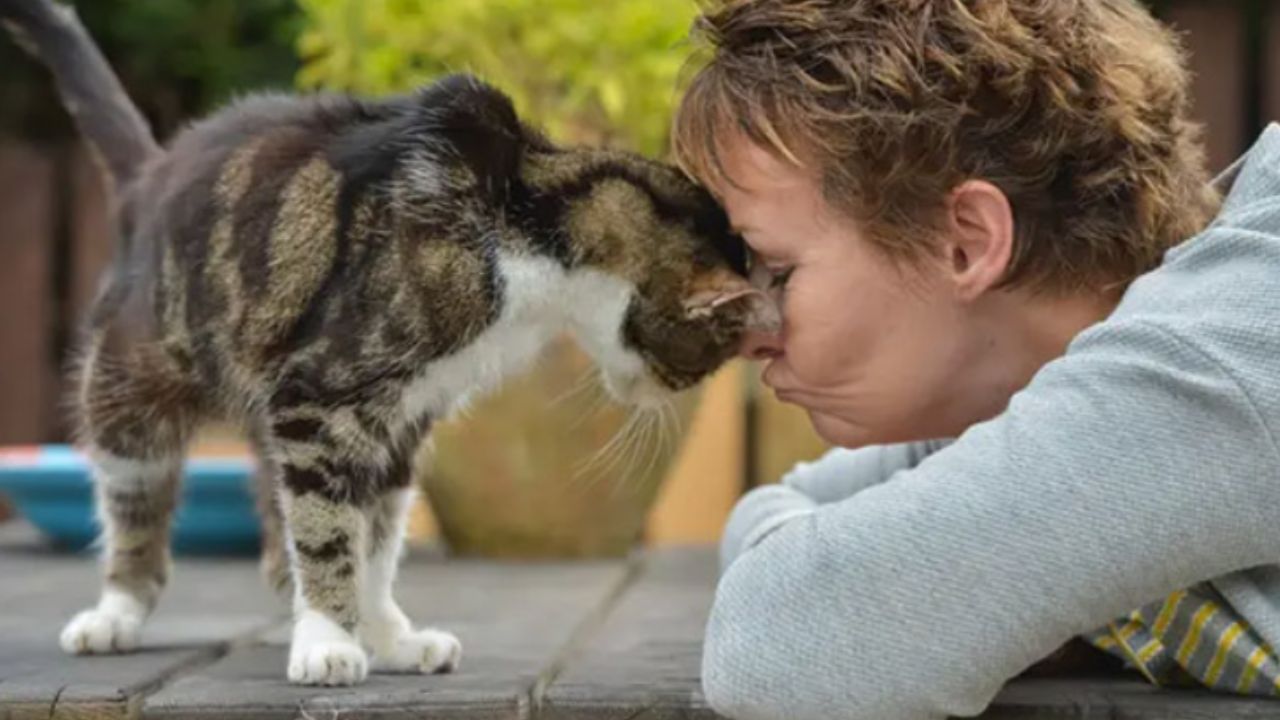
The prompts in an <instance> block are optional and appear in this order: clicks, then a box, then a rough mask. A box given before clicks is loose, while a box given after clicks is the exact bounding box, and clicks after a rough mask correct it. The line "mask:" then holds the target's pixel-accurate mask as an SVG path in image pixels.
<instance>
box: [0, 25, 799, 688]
mask: <svg viewBox="0 0 1280 720" xmlns="http://www.w3.org/2000/svg"><path fill="white" fill-rule="evenodd" d="M0 19H3V20H5V21H6V23H5V24H6V25H7V26H8V27H9V28H10V29H11V30H12V31H13V32H14V35H15V36H16V37H18V38H19V41H20V42H22V43H23V44H24V45H25V46H26V47H28V48H29V49H30V50H32V51H33V52H34V53H35V54H36V55H37V56H38V57H40V58H41V59H42V60H43V61H44V62H45V63H46V64H48V65H49V66H50V68H51V69H52V71H53V73H54V75H55V78H56V80H57V82H58V86H59V91H60V92H61V93H62V96H63V99H64V102H65V104H66V105H67V107H68V109H69V110H70V111H71V113H72V115H73V116H74V117H75V119H76V121H77V124H78V126H79V128H80V131H81V132H82V133H84V134H85V135H86V137H87V138H88V139H89V140H90V142H91V144H92V145H93V146H94V147H95V148H96V150H97V152H98V154H99V155H100V157H101V159H102V161H103V164H104V165H105V167H106V169H107V171H108V174H109V175H110V178H111V180H112V181H113V186H114V190H115V193H114V195H115V198H116V206H117V208H116V209H117V212H116V216H115V220H114V226H115V232H116V242H117V245H118V247H117V252H116V257H115V259H114V261H113V264H112V266H111V268H110V270H109V272H108V275H107V277H106V278H105V279H104V282H103V286H102V289H101V291H100V293H99V296H98V299H97V301H96V303H95V305H94V307H93V309H92V311H91V314H90V317H89V318H88V322H87V329H86V337H85V343H84V350H83V354H82V359H81V362H79V363H78V370H77V376H76V388H77V397H76V407H77V409H78V414H79V418H80V425H81V427H82V438H81V443H82V445H83V446H84V447H85V448H86V449H87V451H88V452H89V454H90V457H91V458H92V460H93V463H94V465H95V477H96V487H97V500H98V507H99V514H100V516H101V521H102V527H103V533H104V565H105V582H104V588H103V591H102V595H101V599H100V601H99V602H98V604H97V605H96V606H95V607H93V608H92V609H89V610H86V611H84V612H82V613H80V614H79V615H77V616H76V617H75V618H74V619H72V620H71V622H70V623H69V624H68V625H67V626H66V628H65V629H64V630H63V632H62V636H61V644H62V646H63V648H64V649H65V650H66V651H68V652H71V653H107V652H118V651H125V650H128V649H130V648H133V647H135V646H136V644H137V643H138V640H139V634H140V630H141V626H142V624H143V621H144V619H145V618H146V617H147V615H148V614H149V613H150V612H151V610H152V608H153V607H154V606H155V604H156V601H157V598H158V597H159V595H160V592H161V589H162V588H163V587H164V585H165V582H166V579H167V577H168V565H169V552H168V545H169V525H170V518H171V515H172V512H173V509H174V503H175V498H176V495H177V491H178V484H179V481H180V471H181V468H182V460H183V457H184V452H185V448H186V445H187V443H188V441H189V439H190V438H191V436H192V433H193V431H194V430H195V429H196V428H197V427H198V425H199V424H200V423H201V422H202V421H205V420H207V419H210V418H230V419H233V420H236V421H240V422H243V423H244V425H245V427H246V428H247V429H248V430H249V431H250V432H251V434H252V436H253V437H254V439H255V444H256V446H257V448H258V449H259V452H260V462H261V464H262V467H264V468H268V469H269V470H270V474H271V477H272V482H273V485H274V490H275V492H274V493H273V495H274V497H273V500H274V501H273V502H270V503H267V510H268V512H269V513H279V518H278V520H279V522H280V523H281V525H280V526H281V527H282V528H283V537H284V544H285V546H286V548H287V550H288V557H289V562H288V563H287V565H288V566H289V570H290V578H291V586H292V588H293V604H294V616H295V618H294V629H293V637H292V645H291V648H290V653H289V658H288V667H287V675H288V678H289V680H291V681H293V682H296V683H304V684H323V685H346V684H353V683H359V682H361V681H363V680H364V679H365V677H366V674H367V672H368V668H369V666H370V664H372V665H373V666H374V668H375V669H379V668H383V669H388V670H393V671H415V672H424V673H431V672H437V671H448V670H450V669H452V668H454V667H456V666H457V664H458V661H459V656H460V652H461V648H460V645H459V643H458V640H457V639H456V638H455V637H454V636H452V635H450V634H448V633H446V632H443V631H439V630H433V629H415V628H414V627H413V626H412V625H411V624H410V622H409V620H408V619H407V618H406V617H405V615H404V613H403V612H402V611H401V610H400V608H399V607H398V606H397V604H396V602H395V600H394V599H393V598H392V592H391V588H392V583H393V580H394V576H395V572H396V565H397V558H398V555H399V554H400V549H401V541H402V536H403V534H404V525H405V515H406V509H407V507H406V505H407V502H406V499H407V498H408V497H409V484H410V473H409V467H408V465H409V460H410V458H411V455H412V452H413V449H414V447H415V446H416V445H417V444H418V443H419V442H420V440H421V439H422V438H423V436H424V434H425V433H426V431H427V430H428V428H429V426H430V424H431V422H432V421H433V420H435V419H437V418H440V417H442V416H444V415H445V414H447V413H448V412H449V411H450V408H452V407H454V406H455V405H456V404H458V403H459V402H460V401H462V400H463V399H464V398H465V397H466V396H467V395H468V394H469V393H473V392H476V391H481V390H484V389H486V388H491V387H493V386H494V385H495V384H496V383H498V382H499V381H500V380H501V379H502V378H503V377H505V376H508V375H510V374H511V373H513V372H516V371H518V370H519V369H521V368H524V367H526V366H527V365H528V364H529V363H530V362H531V361H532V360H533V359H534V358H535V356H536V355H537V354H538V352H539V350H540V349H541V348H542V347H543V346H544V345H546V344H547V343H548V342H549V341H550V340H551V339H553V338H554V337H556V336H557V335H558V334H559V333H561V332H570V333H572V334H574V335H575V336H576V338H577V340H578V341H579V342H580V343H581V345H582V346H583V348H584V349H585V350H586V351H587V352H588V353H589V354H590V355H591V356H592V357H593V359H594V360H595V362H596V364H597V365H598V367H599V369H600V371H601V374H602V376H603V379H604V382H605V385H606V388H607V390H608V391H609V393H610V394H611V395H612V396H613V397H614V398H616V399H617V400H619V401H621V402H625V403H630V404H639V405H644V404H650V403H655V402H660V401H662V398H663V397H664V396H665V395H667V394H669V393H671V392H675V391H679V390H681V389H684V388H688V387H689V386H691V385H693V384H694V383H696V382H698V381H699V380H700V379H702V378H704V377H706V376H707V374H708V373H710V372H712V371H713V370H715V369H716V368H717V367H718V366H719V365H720V364H721V363H722V362H724V361H725V360H726V359H727V358H729V357H730V356H731V355H732V354H733V353H734V351H735V349H736V347H737V345H738V343H739V340H740V338H741V336H742V334H743V332H744V331H745V330H747V329H749V328H760V329H766V328H770V327H773V326H774V325H775V324H776V322H777V314H776V310H775V309H774V308H773V306H772V305H771V304H770V303H769V302H768V300H767V299H766V298H765V296H764V295H763V294H761V293H760V292H759V291H758V290H756V289H755V288H754V287H753V286H752V285H751V284H750V283H748V282H747V281H746V280H745V279H744V278H743V277H742V275H741V273H742V271H743V270H744V255H743V250H742V246H741V244H740V243H739V242H738V240H737V239H736V238H735V237H734V236H733V235H732V234H731V233H730V232H729V230H728V228H727V223H726V218H725V215H724V214H723V212H722V211H721V209H720V208H719V207H718V206H717V205H716V204H715V202H714V201H713V199H712V198H711V197H710V196H709V195H708V194H707V193H706V192H705V191H703V190H702V189H700V188H698V187H696V186H695V185H694V184H693V183H691V182H690V181H688V180H687V179H686V178H685V177H684V176H683V175H681V174H680V173H679V172H678V171H677V170H675V169H673V168H672V167H670V166H667V165H664V164H660V163H657V162H653V161H649V160H646V159H643V158H641V157H638V156H635V155H631V154H624V153H620V152H611V151H606V150H601V149H585V148H578V149H569V148H562V147H558V146H556V145H554V144H552V143H551V142H549V141H548V140H547V139H545V138H544V137H543V136H541V135H540V134H538V133H537V132H536V131H534V130H533V129H530V128H529V127H527V126H526V125H524V124H522V123H521V122H520V121H519V120H518V119H517V117H516V114H515V112H514V111H513V108H512V105H511V103H510V102H509V101H508V99H507V98H506V97H505V96H504V95H503V94H502V93H500V92H499V91H498V90H496V89H494V88H492V87H490V86H487V85H486V84H484V83H482V82H481V81H479V80H477V79H475V78H472V77H468V76H464V75H455V76H450V77H447V78H445V79H442V80H440V81H439V82H436V83H435V84H432V85H430V86H428V87H426V88H423V89H422V90H420V91H418V92H415V93H413V94H410V95H406V96H402V97H394V98H390V99H381V100H367V101H365V100H358V99H354V98H350V97H345V96H306V97H295V96H283V95H269V96H257V97H251V98H249V99H245V100H242V101H239V102H236V103H234V104H233V105H231V106H230V107H228V108H226V109H223V110H221V111H219V112H217V113H215V114H214V115H212V116H211V117H209V118H208V119H205V120H203V121H201V122H198V123H195V124H194V125H193V126H191V127H190V128H188V129H186V130H185V131H183V132H181V133H180V134H179V135H178V136H177V137H176V138H175V139H174V140H173V141H172V142H171V144H169V146H168V147H166V148H163V149H162V148H161V147H159V146H158V145H157V144H156V143H155V141H154V140H153V138H152V135H151V133H150V131H149V129H148V128H147V126H146V124H145V122H144V121H143V120H142V118H141V116H140V114H139V113H138V112H137V110H136V109H135V108H134V107H133V106H132V105H131V104H130V103H129V101H128V100H127V99H126V98H125V96H124V94H123V92H122V91H121V89H120V86H119V83H118V82H117V80H116V78H115V77H114V75H113V74H112V73H111V70H110V69H109V68H108V67H107V65H106V63H105V61H104V60H103V59H102V57H101V55H100V54H99V53H98V51H97V49H96V48H95V46H94V45H93V43H92V41H91V40H90V39H89V37H88V36H87V34H86V33H85V32H84V30H83V28H82V27H81V26H80V25H79V23H78V22H77V21H76V20H75V17H74V15H73V14H72V13H71V11H70V10H69V9H67V8H65V7H63V6H60V5H55V4H53V3H51V2H50V1H49V0H0ZM270 520H271V518H268V522H270ZM370 653H371V655H370ZM370 657H372V661H370Z"/></svg>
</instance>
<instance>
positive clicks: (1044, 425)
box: [703, 318, 1280, 720]
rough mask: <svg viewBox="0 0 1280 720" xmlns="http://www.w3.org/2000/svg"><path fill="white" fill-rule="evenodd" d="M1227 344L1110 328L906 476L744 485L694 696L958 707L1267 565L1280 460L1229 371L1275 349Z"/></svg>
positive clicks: (902, 711) (1153, 329)
mask: <svg viewBox="0 0 1280 720" xmlns="http://www.w3.org/2000/svg"><path fill="white" fill-rule="evenodd" d="M1232 342H1234V341H1232ZM1229 345H1230V343H1219V344H1218V346H1217V347H1216V352H1215V353H1207V352H1205V351H1204V350H1203V349H1201V348H1200V347H1197V346H1195V345H1193V344H1192V343H1189V342H1187V341H1186V340H1185V339H1183V338H1181V337H1179V336H1178V335H1176V334H1175V333H1173V332H1172V331H1170V330H1168V329H1167V328H1163V327H1160V326H1157V325H1155V324H1152V323H1147V322H1143V321H1141V320H1140V319H1138V320H1135V319H1131V318H1121V319H1117V320H1115V321H1109V322H1107V323H1104V324H1103V325H1101V326H1098V327H1096V328H1094V329H1091V330H1089V331H1087V332H1086V333H1085V334H1083V335H1082V336H1081V337H1080V338H1079V339H1078V340H1077V341H1076V343H1074V344H1073V347H1072V349H1071V351H1070V352H1068V354H1067V355H1066V356H1065V357H1063V358H1061V359H1059V360H1057V361H1055V362H1054V363H1051V364H1050V365H1048V366H1046V367H1045V368H1044V369H1042V371H1041V372H1040V373H1039V374H1038V375H1037V376H1036V378H1035V379H1034V380H1033V382H1032V383H1031V384H1030V386H1028V388H1026V389H1025V390H1024V391H1022V392H1021V393H1019V394H1018V395H1016V396H1015V397H1014V398H1013V400H1012V401H1011V403H1010V405H1009V408H1008V410H1007V411H1006V412H1005V413H1003V414H1002V415H1000V416H999V417H997V418H995V419H993V420H991V421H989V422H986V423H982V424H980V425H977V426H974V427H973V428H970V430H969V431H968V432H966V433H965V434H964V435H962V436H961V437H960V438H959V439H957V440H956V441H955V442H954V443H953V444H951V445H950V446H948V447H946V448H944V449H942V450H940V451H938V452H937V453H935V454H933V455H931V456H930V457H928V458H927V459H925V460H924V461H923V462H921V463H919V465H918V466H917V467H915V468H913V469H906V470H900V471H898V472H896V473H894V474H893V475H892V477H891V478H890V479H889V480H888V481H886V482H882V483H880V484H876V485H873V486H870V487H867V486H866V485H863V484H861V483H856V482H853V481H850V482H851V484H850V485H849V486H847V487H846V488H842V491H841V492H834V491H833V492H832V493H830V494H825V493H824V492H821V491H819V490H814V489H813V488H811V487H809V486H808V484H807V482H806V481H805V480H804V479H799V480H798V481H797V480H793V481H792V483H789V484H786V485H784V486H782V487H781V488H779V489H778V490H775V491H772V493H764V492H762V493H761V496H760V497H761V499H760V500H759V501H758V507H757V508H756V510H752V511H744V512H743V514H742V519H741V523H742V527H743V528H748V529H746V530H741V531H737V530H735V532H740V534H741V535H742V537H743V538H744V539H743V541H742V542H741V547H739V548H737V550H736V553H737V557H736V560H734V561H733V562H732V564H731V565H730V566H729V567H727V569H726V571H725V573H724V575H723V577H722V579H721V582H720V585H719V587H718V589H717V593H716V597H715V601H714V603H713V607H712V610H711V615H710V618H709V621H708V625H707V632H706V642H705V649H704V656H703V688H704V692H705V694H706V697H707V699H708V701H709V703H710V704H711V706H712V707H713V708H714V709H715V710H717V711H718V712H720V713H722V714H724V715H727V716H729V717H731V718H741V719H746V718H779V717H788V718H830V717H842V718H854V719H858V718H867V719H875V720H937V719H941V718H944V717H946V716H950V715H956V716H968V715H973V714H976V713H978V712H980V711H982V710H983V709H984V708H985V707H986V706H987V705H988V704H989V703H990V701H991V699H992V698H993V697H994V696H995V694H996V692H997V691H998V690H999V689H1000V687H1001V686H1002V684H1003V683H1004V682H1005V681H1007V680H1008V679H1009V678H1010V677H1012V676H1014V675H1016V674H1017V673H1018V672H1020V671H1021V670H1023V669H1024V668H1026V667H1027V666H1028V665H1030V664H1031V663H1033V662H1035V661H1036V660H1038V659H1040V658H1042V657H1044V656H1045V655H1047V654H1048V653H1050V652H1051V651H1052V650H1053V649H1054V648H1056V647H1057V646H1058V645H1059V644H1060V643H1061V642H1062V641H1064V640H1066V639H1067V638H1070V637H1071V636H1073V635H1076V634H1079V633H1082V632H1084V631H1087V630H1090V629H1092V628H1095V627H1097V626H1099V625H1101V624H1103V623H1105V622H1106V621H1107V620H1108V619H1110V618H1113V617H1116V616H1117V615H1120V614H1123V613H1125V612H1127V611H1129V610H1131V609H1132V608H1134V607H1137V606H1139V605H1141V604H1143V603H1145V602H1147V601H1149V600H1151V599H1154V598H1157V597H1160V596H1161V595H1163V594H1165V593H1168V592H1171V591H1173V590H1175V589H1178V588H1180V587H1185V586H1189V585H1192V584H1194V583H1196V582H1199V581H1201V580H1205V579H1208V578H1211V577H1215V576H1218V575H1221V574H1223V573H1226V572H1230V571H1233V570H1237V569H1241V568H1246V567H1251V566H1254V565H1260V564H1263V563H1266V562H1271V561H1274V559H1275V558H1276V557H1280V535H1278V534H1277V533H1276V532H1275V528H1276V527H1277V525H1278V524H1280V483H1277V482H1276V481H1275V478H1276V477H1277V469H1278V467H1280V464H1278V463H1277V462H1276V459H1275V457H1276V456H1275V450H1274V448H1273V446H1272V444H1271V439H1270V432H1269V428H1268V427H1267V424H1266V423H1265V422H1264V421H1263V419H1262V417H1261V416H1260V415H1259V413H1258V412H1257V410H1256V408H1255V407H1254V405H1253V402H1252V399H1251V398H1250V397H1249V396H1248V395H1247V394H1246V393H1245V391H1244V390H1243V389H1242V387H1243V386H1242V385H1241V384H1240V383H1239V382H1238V381H1237V380H1236V377H1237V376H1238V375H1239V374H1240V373H1241V372H1249V371H1255V370H1259V367H1258V366H1259V363H1271V364H1275V363H1276V362H1277V361H1276V360H1275V359H1274V358H1275V357H1276V356H1277V355H1278V354H1280V353H1277V352H1276V351H1277V350H1278V349H1280V348H1277V347H1270V346H1267V347H1251V346H1246V345H1244V344H1237V345H1236V346H1230V347H1229ZM1228 356H1230V357H1233V358H1234V361H1233V362H1235V363H1236V366H1235V367H1234V368H1233V372H1230V373H1229V372H1226V371H1224V369H1223V365H1222V358H1224V357H1228ZM1241 368H1243V370H1242V369H1241ZM1268 369H1269V371H1271V370H1276V368H1272V367H1271V366H1270V365H1268ZM838 457H843V458H845V459H843V460H840V462H842V463H844V462H847V463H850V467H854V466H858V465H859V463H860V462H861V460H860V459H859V458H855V457H853V456H852V455H850V456H838ZM859 457H862V456H859ZM865 457H871V455H867V456H865ZM824 462H826V461H824ZM833 462H834V461H833ZM867 462H868V463H869V464H870V465H871V466H875V465H876V464H877V463H876V462H873V461H870V460H868V461H867ZM871 475H875V473H872V474H871ZM815 477H816V476H815ZM873 482H874V480H872V483H873ZM868 484H871V483H868ZM818 485H821V486H822V487H824V488H825V487H827V486H826V485H825V484H823V483H818ZM797 487H803V488H807V489H806V491H805V492H799V491H797V490H795V488H797ZM859 487H861V488H863V489H861V490H860V491H858V488H859ZM787 488H791V492H793V493H795V497H785V496H784V493H785V492H786V491H787ZM849 488H852V490H851V491H850V492H843V490H845V489H849ZM840 495H844V496H845V497H844V499H837V496H840ZM816 497H821V499H822V500H824V501H827V500H829V502H826V504H820V503H819V502H818V500H815V498H816ZM757 511H758V512H757ZM735 520H737V518H735Z"/></svg>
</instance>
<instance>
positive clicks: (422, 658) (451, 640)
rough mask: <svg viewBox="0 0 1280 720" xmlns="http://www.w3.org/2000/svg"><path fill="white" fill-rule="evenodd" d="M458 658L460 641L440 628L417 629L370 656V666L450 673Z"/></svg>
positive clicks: (455, 667)
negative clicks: (371, 664) (372, 664)
mask: <svg viewBox="0 0 1280 720" xmlns="http://www.w3.org/2000/svg"><path fill="white" fill-rule="evenodd" d="M461 661H462V643H460V642H458V638H456V637H454V636H453V635H452V634H450V633H447V632H443V631H441V630H430V629H427V630H418V631H415V632H410V633H406V634H404V635H401V636H400V637H398V638H396V639H395V640H394V641H393V642H392V644H391V646H390V647H389V648H387V649H386V650H385V651H382V652H378V653H376V654H375V656H374V666H375V667H376V668H377V669H379V670H389V671H392V672H420V673H424V674H431V673H441V672H453V671H454V670H457V669H458V664H459V663H460V662H461Z"/></svg>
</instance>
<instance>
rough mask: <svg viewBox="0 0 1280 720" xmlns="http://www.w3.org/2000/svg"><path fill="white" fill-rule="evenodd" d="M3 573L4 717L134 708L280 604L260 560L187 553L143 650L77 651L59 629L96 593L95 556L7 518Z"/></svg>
mask: <svg viewBox="0 0 1280 720" xmlns="http://www.w3.org/2000/svg"><path fill="white" fill-rule="evenodd" d="M0 578H5V579H6V581H5V582H3V583H0V608H4V612H3V614H0V718H15V719H16V718H25V717H28V716H32V717H33V716H36V715H38V716H39V717H40V718H41V719H42V720H44V719H45V718H83V717H95V718H96V717H125V716H128V715H129V714H130V713H131V712H135V711H136V709H137V705H138V703H139V702H140V700H141V697H142V695H143V694H145V693H147V692H150V691H152V690H154V689H155V688H157V687H158V686H159V685H160V684H161V683H162V682H164V681H165V680H166V679H167V678H169V677H171V676H172V675H174V674H175V673H177V672H180V671H182V670H184V669H187V668H190V667H191V666H193V665H196V664H199V663H202V662H208V661H211V660H213V659H214V658H216V657H217V656H218V655H219V654H221V653H222V652H224V651H225V649H226V648H227V647H228V646H229V644H230V643H231V642H232V641H233V640H234V639H237V638H242V637H247V636H251V635H252V634H253V633H254V631H255V630H256V629H259V628H262V627H264V626H266V625H267V624H270V623H272V622H274V620H273V617H279V616H280V613H281V612H282V608H280V607H279V604H278V603H277V602H276V601H275V600H274V599H273V598H272V597H271V596H270V595H269V593H268V592H267V591H266V589H265V588H264V587H263V585H262V583H261V582H260V581H259V579H258V577H257V568H256V566H255V565H254V564H253V563H251V562H244V561H239V562H231V563H225V562H216V561H208V560H205V561H200V562H190V563H188V562H182V563H179V565H178V567H177V568H175V577H174V582H173V583H172V588H171V591H170V592H169V593H168V594H167V595H166V596H165V597H164V599H163V600H162V601H161V605H160V608H159V609H158V610H157V612H156V615H155V616H154V617H153V618H152V620H151V622H150V623H149V624H148V626H147V628H146V629H145V630H144V632H143V646H142V648H141V649H140V650H139V651H138V652H135V653H131V654H128V655H121V656H112V657H69V656H67V655H65V654H64V653H63V652H62V650H61V649H60V648H59V647H58V633H59V631H60V630H61V628H62V626H63V624H64V623H65V622H66V621H67V620H68V619H69V618H70V617H71V616H72V615H73V614H74V613H75V612H77V611H79V610H81V609H83V608H85V607H87V606H89V605H91V604H92V602H93V601H94V599H95V596H96V593H97V589H98V570H97V565H96V562H95V561H94V559H93V558H92V557H91V556H88V555H67V554H63V553H56V552H54V551H52V550H49V549H47V548H45V547H44V546H43V545H41V544H40V542H39V541H38V540H36V539H35V532H34V530H31V529H30V528H29V527H28V526H25V525H17V526H16V527H15V528H9V527H6V528H5V532H4V533H3V534H2V535H0ZM15 578H16V579H20V581H18V582H13V581H10V580H11V579H15ZM230 588H234V592H229V591H228V589H230ZM213 589H217V590H216V591H214V592H211V590H213Z"/></svg>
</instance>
